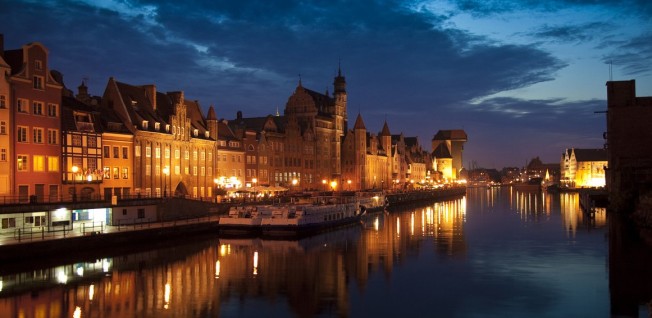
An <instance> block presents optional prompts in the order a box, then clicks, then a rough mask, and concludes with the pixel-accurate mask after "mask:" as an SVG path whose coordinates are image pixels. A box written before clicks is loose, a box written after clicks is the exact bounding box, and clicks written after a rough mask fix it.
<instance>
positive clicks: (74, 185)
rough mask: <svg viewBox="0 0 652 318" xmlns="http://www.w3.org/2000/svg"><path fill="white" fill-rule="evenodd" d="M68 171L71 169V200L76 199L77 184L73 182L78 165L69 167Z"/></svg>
mask: <svg viewBox="0 0 652 318" xmlns="http://www.w3.org/2000/svg"><path fill="white" fill-rule="evenodd" d="M70 171H72V190H73V191H72V202H76V201H77V184H76V183H75V177H76V175H77V172H78V171H79V167H77V166H72V168H70Z"/></svg>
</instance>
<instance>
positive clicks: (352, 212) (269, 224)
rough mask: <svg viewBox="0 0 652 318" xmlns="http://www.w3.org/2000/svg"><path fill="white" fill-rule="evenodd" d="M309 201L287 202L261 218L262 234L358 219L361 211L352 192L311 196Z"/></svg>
mask: <svg viewBox="0 0 652 318" xmlns="http://www.w3.org/2000/svg"><path fill="white" fill-rule="evenodd" d="M310 199H311V200H312V202H309V203H296V204H290V205H288V206H287V207H286V208H284V209H278V210H275V211H274V212H273V213H272V216H271V217H269V218H264V219H262V222H261V228H262V234H263V236H301V235H306V234H310V233H316V232H319V231H323V230H324V229H329V228H336V227H341V226H345V225H351V224H355V223H358V222H359V221H360V217H361V216H362V214H363V213H361V211H360V201H359V200H358V198H356V197H354V196H350V197H345V196H333V197H313V198H310Z"/></svg>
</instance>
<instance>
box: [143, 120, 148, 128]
mask: <svg viewBox="0 0 652 318" xmlns="http://www.w3.org/2000/svg"><path fill="white" fill-rule="evenodd" d="M148 127H149V123H148V122H147V121H146V120H143V129H145V130H146V129H147V128H148Z"/></svg>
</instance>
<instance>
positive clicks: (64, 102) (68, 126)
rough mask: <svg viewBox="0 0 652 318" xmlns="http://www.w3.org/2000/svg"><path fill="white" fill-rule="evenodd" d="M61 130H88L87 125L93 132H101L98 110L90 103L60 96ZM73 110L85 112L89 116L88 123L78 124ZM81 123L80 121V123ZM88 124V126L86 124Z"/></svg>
mask: <svg viewBox="0 0 652 318" xmlns="http://www.w3.org/2000/svg"><path fill="white" fill-rule="evenodd" d="M61 106H62V107H61V130H63V131H90V130H89V127H90V128H91V129H92V131H93V132H95V133H102V126H101V124H100V123H101V117H100V113H99V110H98V109H96V108H95V107H93V106H91V105H87V104H84V103H82V102H81V101H79V100H77V99H76V98H74V97H70V96H63V97H61ZM75 112H79V113H86V114H88V115H89V116H90V120H91V122H90V123H84V126H78V125H77V121H76V120H75V116H74V114H75ZM81 124H82V123H80V125H81ZM86 125H89V126H86Z"/></svg>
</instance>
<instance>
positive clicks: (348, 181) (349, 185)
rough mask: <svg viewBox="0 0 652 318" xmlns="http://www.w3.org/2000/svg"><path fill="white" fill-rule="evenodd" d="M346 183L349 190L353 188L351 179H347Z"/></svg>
mask: <svg viewBox="0 0 652 318" xmlns="http://www.w3.org/2000/svg"><path fill="white" fill-rule="evenodd" d="M346 184H347V185H348V188H349V190H351V179H349V180H346Z"/></svg>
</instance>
